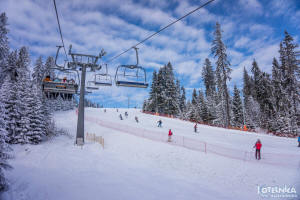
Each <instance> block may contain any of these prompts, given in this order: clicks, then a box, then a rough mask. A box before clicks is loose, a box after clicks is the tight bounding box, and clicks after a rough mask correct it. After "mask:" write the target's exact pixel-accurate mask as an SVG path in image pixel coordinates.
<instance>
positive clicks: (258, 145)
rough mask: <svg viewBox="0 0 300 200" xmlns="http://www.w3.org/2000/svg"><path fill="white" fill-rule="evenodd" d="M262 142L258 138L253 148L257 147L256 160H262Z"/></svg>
mask: <svg viewBox="0 0 300 200" xmlns="http://www.w3.org/2000/svg"><path fill="white" fill-rule="evenodd" d="M261 146H262V145H261V142H260V140H259V139H258V140H257V141H256V143H255V145H254V146H253V148H256V151H255V158H256V160H260V158H261V157H260V149H261Z"/></svg>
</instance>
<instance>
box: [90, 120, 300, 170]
mask: <svg viewBox="0 0 300 200" xmlns="http://www.w3.org/2000/svg"><path fill="white" fill-rule="evenodd" d="M85 119H86V120H87V121H89V122H92V123H96V124H98V125H100V126H102V127H105V128H109V129H113V130H116V131H120V132H124V133H128V134H131V135H135V136H138V137H142V138H147V139H150V140H153V141H158V142H164V143H168V144H170V145H175V146H181V147H184V148H187V149H191V150H195V151H199V152H203V153H207V154H208V153H212V154H216V155H219V156H223V157H227V158H231V159H237V160H241V161H244V162H255V163H257V162H259V163H263V164H270V165H276V166H283V167H293V168H295V167H296V168H298V169H300V156H299V155H296V154H277V153H262V158H261V160H260V161H257V160H256V159H255V157H254V152H253V151H241V150H240V149H232V148H228V147H223V146H220V145H215V144H209V143H207V142H204V141H200V140H195V139H192V138H188V137H184V136H181V135H173V136H172V140H171V142H168V134H166V133H163V132H159V131H150V130H147V129H143V128H137V127H131V126H128V125H124V124H120V123H115V122H111V121H104V120H101V119H97V118H94V117H89V116H86V117H85Z"/></svg>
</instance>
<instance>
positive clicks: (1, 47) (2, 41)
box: [0, 13, 9, 87]
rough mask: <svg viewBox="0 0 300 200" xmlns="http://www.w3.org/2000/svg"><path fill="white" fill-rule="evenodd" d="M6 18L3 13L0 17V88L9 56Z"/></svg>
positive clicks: (5, 73)
mask: <svg viewBox="0 0 300 200" xmlns="http://www.w3.org/2000/svg"><path fill="white" fill-rule="evenodd" d="M6 26H7V17H6V14H5V13H1V15H0V87H1V85H2V83H3V81H4V79H5V77H6V75H7V65H8V61H7V59H8V56H9V43H8V38H7V34H8V30H7V28H6Z"/></svg>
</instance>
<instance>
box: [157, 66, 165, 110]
mask: <svg viewBox="0 0 300 200" xmlns="http://www.w3.org/2000/svg"><path fill="white" fill-rule="evenodd" d="M165 71H166V68H165V67H162V68H160V69H159V71H158V74H157V107H158V112H159V113H165V102H166V98H167V96H166V91H165V88H166V86H165V78H166V77H165V74H166V73H165Z"/></svg>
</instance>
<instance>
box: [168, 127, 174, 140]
mask: <svg viewBox="0 0 300 200" xmlns="http://www.w3.org/2000/svg"><path fill="white" fill-rule="evenodd" d="M172 135H173V133H172V131H171V129H169V134H168V142H171V141H172Z"/></svg>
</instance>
